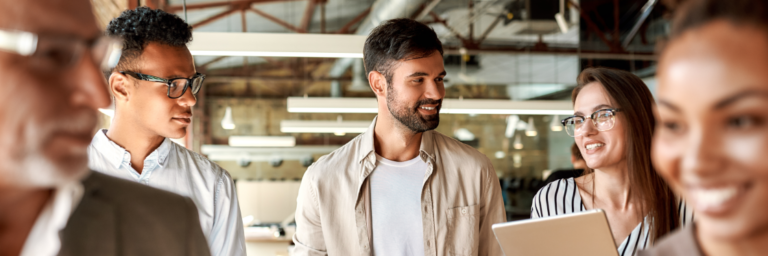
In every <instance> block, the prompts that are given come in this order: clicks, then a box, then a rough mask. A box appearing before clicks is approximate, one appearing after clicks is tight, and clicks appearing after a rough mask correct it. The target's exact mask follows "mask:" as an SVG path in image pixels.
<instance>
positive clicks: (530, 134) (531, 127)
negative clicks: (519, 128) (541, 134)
mask: <svg viewBox="0 0 768 256" xmlns="http://www.w3.org/2000/svg"><path fill="white" fill-rule="evenodd" d="M536 135H538V132H536V126H534V125H533V117H529V118H528V128H525V136H528V137H534V136H536Z"/></svg>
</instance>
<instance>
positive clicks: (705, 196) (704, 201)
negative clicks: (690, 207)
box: [692, 187, 739, 208]
mask: <svg viewBox="0 0 768 256" xmlns="http://www.w3.org/2000/svg"><path fill="white" fill-rule="evenodd" d="M738 192H739V189H738V188H736V187H724V188H717V189H694V190H693V193H692V196H693V197H694V198H695V200H696V204H697V207H699V208H710V207H717V206H720V205H722V204H723V203H725V202H727V201H728V200H730V199H731V198H733V197H734V196H736V194H738Z"/></svg>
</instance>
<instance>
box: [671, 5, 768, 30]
mask: <svg viewBox="0 0 768 256" xmlns="http://www.w3.org/2000/svg"><path fill="white" fill-rule="evenodd" d="M717 20H725V21H728V22H731V23H733V24H734V25H748V26H754V27H756V28H758V29H761V30H762V31H763V32H766V34H768V1H765V0H728V1H723V0H689V1H687V2H685V3H684V4H683V5H682V6H681V8H680V10H678V11H676V12H675V16H674V18H673V20H672V31H671V33H670V35H671V39H675V38H677V37H679V36H680V35H682V34H683V33H685V32H686V31H688V30H692V29H696V28H698V27H701V26H704V25H706V24H709V23H710V22H713V21H717Z"/></svg>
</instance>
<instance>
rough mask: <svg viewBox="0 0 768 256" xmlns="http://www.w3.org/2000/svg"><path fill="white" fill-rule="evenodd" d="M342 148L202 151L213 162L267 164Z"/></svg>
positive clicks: (214, 148) (217, 148)
mask: <svg viewBox="0 0 768 256" xmlns="http://www.w3.org/2000/svg"><path fill="white" fill-rule="evenodd" d="M339 147H341V146H296V147H290V148H288V147H271V148H253V147H250V148H242V147H231V146H227V145H202V146H201V147H200V151H201V152H202V153H203V154H205V155H207V156H208V159H210V160H212V161H240V160H248V161H253V162H266V161H269V160H271V159H274V158H275V157H276V156H279V157H280V158H281V159H283V160H301V159H303V158H305V157H307V156H312V155H325V154H328V153H331V152H333V151H334V150H336V149H338V148H339Z"/></svg>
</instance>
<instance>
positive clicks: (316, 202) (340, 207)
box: [293, 119, 506, 256]
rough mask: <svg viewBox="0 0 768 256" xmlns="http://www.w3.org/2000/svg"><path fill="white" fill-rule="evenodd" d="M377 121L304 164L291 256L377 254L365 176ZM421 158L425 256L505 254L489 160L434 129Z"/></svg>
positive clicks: (425, 137)
mask: <svg viewBox="0 0 768 256" xmlns="http://www.w3.org/2000/svg"><path fill="white" fill-rule="evenodd" d="M375 124H376V119H374V120H373V123H372V124H371V126H370V127H369V128H368V131H367V132H365V133H363V134H362V135H360V136H358V137H356V138H355V139H353V140H352V141H350V142H349V143H347V144H346V145H344V146H343V147H341V148H339V149H338V150H336V151H334V152H332V153H330V154H328V155H326V156H323V157H321V158H320V159H319V160H318V161H317V162H315V163H314V164H313V165H312V166H310V167H309V169H307V172H306V173H305V174H304V178H303V179H302V181H301V187H300V189H299V196H298V199H297V206H296V234H295V235H294V236H293V242H294V243H295V244H296V247H295V251H294V255H343V256H347V255H373V251H372V248H371V247H372V245H373V242H372V241H373V240H372V236H375V235H376V234H372V230H371V214H370V213H371V210H370V209H371V208H370V200H369V199H370V192H369V185H368V176H369V175H370V174H371V172H372V171H373V170H374V169H375V168H376V154H375V151H374V138H373V128H374V126H375ZM419 156H420V157H421V159H422V160H424V161H425V162H426V163H427V165H428V169H427V171H426V174H425V176H424V187H423V188H422V196H421V202H422V203H421V204H422V206H423V210H422V212H421V214H422V223H423V228H424V255H502V252H501V248H500V247H499V244H498V243H497V242H496V238H495V237H494V235H493V231H492V230H491V225H492V224H495V223H502V222H505V221H506V214H505V211H504V203H503V201H502V195H501V188H500V186H499V180H498V177H497V176H496V172H495V171H494V169H493V166H492V165H491V162H490V161H489V160H488V158H487V157H485V155H483V154H481V153H480V152H478V151H477V150H475V149H474V148H472V147H470V146H467V145H465V144H463V143H461V142H458V141H456V140H454V139H452V138H449V137H447V136H445V135H442V134H440V133H437V132H435V131H427V132H424V134H423V135H422V138H421V148H420V153H419ZM381 256H384V255H381Z"/></svg>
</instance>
